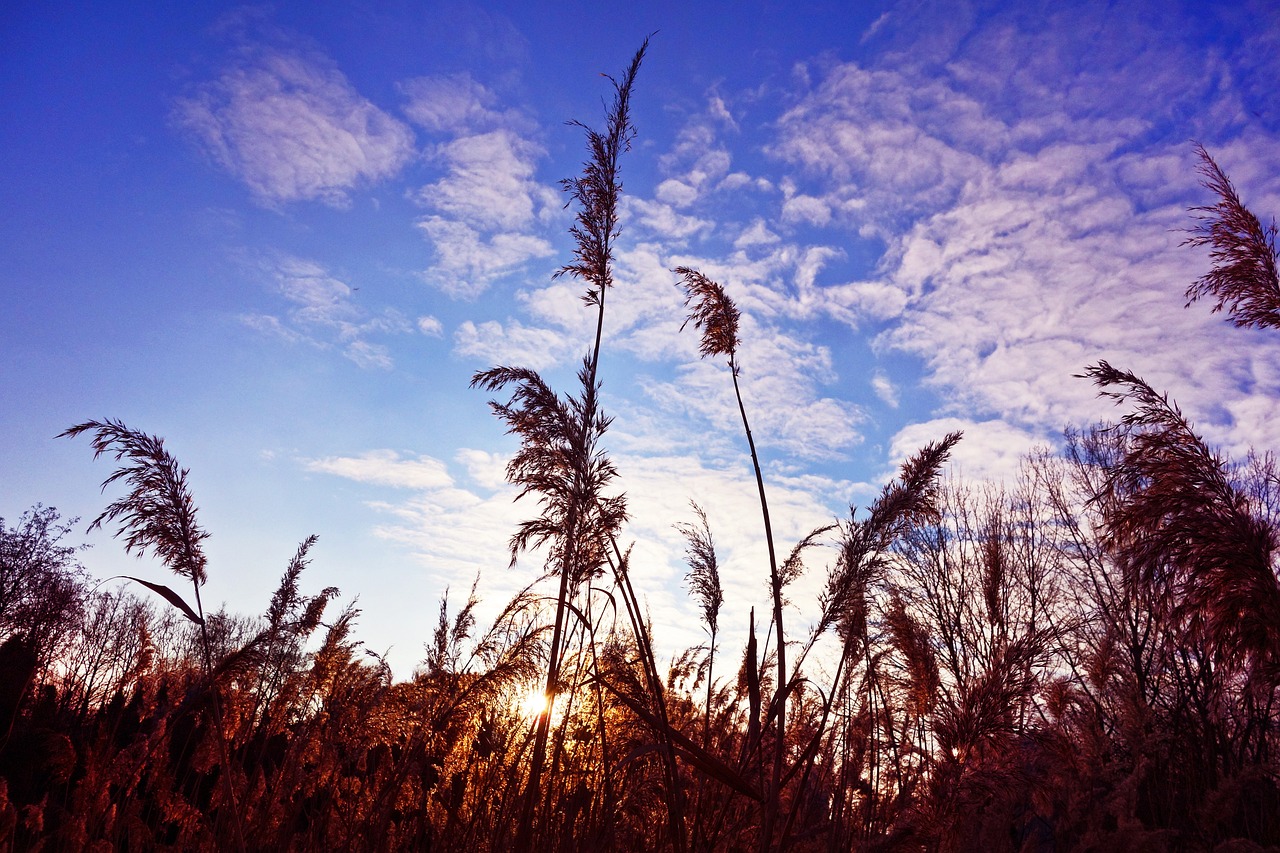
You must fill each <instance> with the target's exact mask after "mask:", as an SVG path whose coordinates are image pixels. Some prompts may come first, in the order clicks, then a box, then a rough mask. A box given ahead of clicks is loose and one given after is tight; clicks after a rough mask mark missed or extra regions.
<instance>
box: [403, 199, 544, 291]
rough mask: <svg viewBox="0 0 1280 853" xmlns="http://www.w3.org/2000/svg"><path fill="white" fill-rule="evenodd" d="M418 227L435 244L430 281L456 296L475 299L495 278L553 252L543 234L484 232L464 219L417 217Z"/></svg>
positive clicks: (428, 276)
mask: <svg viewBox="0 0 1280 853" xmlns="http://www.w3.org/2000/svg"><path fill="white" fill-rule="evenodd" d="M418 228H420V229H421V230H422V233H423V234H425V235H426V236H427V238H428V239H429V240H431V242H432V244H433V245H434V246H435V254H436V262H435V264H433V265H432V266H431V267H430V268H428V269H427V270H426V271H425V272H424V273H423V275H424V277H425V278H426V280H427V281H429V282H431V283H432V284H433V285H435V286H436V287H438V288H439V289H440V290H441V291H443V292H444V293H445V294H447V295H449V296H452V297H454V298H456V299H474V298H475V297H477V296H479V295H480V294H481V293H484V292H485V291H486V290H488V289H489V285H490V283H491V282H493V281H494V279H497V278H499V277H501V276H504V275H507V274H509V273H512V272H515V271H516V270H518V269H520V268H521V267H522V266H523V265H524V264H525V263H526V262H528V261H531V260H534V259H535V258H545V257H549V256H550V255H552V254H554V250H553V249H552V248H551V244H550V243H549V242H548V241H546V240H544V239H543V238H541V237H536V236H533V235H531V234H521V233H497V234H484V233H482V232H481V231H479V230H477V229H476V228H473V227H472V226H470V225H468V224H467V223H465V222H459V221H457V220H453V219H447V218H445V217H443V216H427V217H425V218H423V219H420V220H418Z"/></svg>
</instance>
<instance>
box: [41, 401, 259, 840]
mask: <svg viewBox="0 0 1280 853" xmlns="http://www.w3.org/2000/svg"><path fill="white" fill-rule="evenodd" d="M85 432H92V433H93V434H94V435H93V439H92V447H93V458H94V459H97V458H98V457H100V456H102V455H103V454H107V453H109V454H111V455H112V456H114V457H115V459H116V461H117V462H121V461H124V460H126V459H127V460H128V464H125V465H121V466H120V467H119V468H117V469H116V470H115V471H114V472H112V474H111V475H110V476H108V477H107V478H106V479H105V480H103V481H102V488H103V490H104V491H105V490H106V488H107V486H110V485H111V484H112V483H115V482H117V481H119V480H124V481H126V482H127V483H128V484H129V485H130V487H131V488H130V491H129V493H128V494H127V495H125V496H124V497H122V498H118V499H117V500H114V501H112V502H111V503H110V504H108V505H107V508H106V509H105V510H103V511H102V513H101V514H99V515H98V517H97V518H95V519H94V520H93V523H92V524H91V525H90V526H89V529H90V530H93V529H96V528H100V527H101V526H102V525H103V523H104V522H105V523H111V522H115V521H119V522H120V526H119V528H118V529H117V531H116V534H115V535H116V537H117V538H120V537H123V539H124V548H125V552H126V553H130V554H136V555H137V556H139V557H141V556H142V555H143V554H145V553H146V551H147V550H148V549H150V550H151V551H152V552H154V553H155V555H156V556H157V557H159V558H160V559H161V560H162V561H163V562H164V563H165V565H167V566H168V567H169V569H170V570H171V571H173V572H174V573H175V574H177V575H179V576H181V577H184V578H187V579H188V580H189V581H191V586H192V589H193V590H194V591H195V599H196V607H195V611H196V615H197V617H198V620H197V622H198V624H199V626H200V639H201V645H202V647H203V650H204V666H205V677H206V678H208V679H209V680H210V685H209V695H210V698H211V700H212V704H213V715H214V723H215V725H216V726H217V729H218V745H219V748H220V749H221V753H222V755H221V757H222V767H223V772H221V773H219V774H218V775H219V776H220V777H221V779H222V783H223V791H224V794H225V796H226V797H227V805H228V807H229V808H230V809H231V815H232V824H233V826H234V829H235V838H236V843H237V846H238V848H239V849H240V850H244V849H245V840H244V830H243V828H242V827H241V825H240V809H239V806H238V805H237V803H236V796H235V790H234V789H233V787H232V785H231V762H230V760H229V754H228V748H227V733H226V727H225V726H224V724H223V720H222V709H221V705H220V703H219V701H218V692H217V684H216V682H215V680H214V667H213V654H212V650H211V648H210V643H209V626H208V624H207V623H206V621H205V618H204V606H203V604H202V603H201V601H200V587H201V585H202V584H204V582H205V580H206V577H205V564H206V559H205V555H204V550H203V549H202V548H201V547H200V543H201V542H203V541H204V540H205V539H208V538H209V534H208V533H206V532H205V531H204V529H203V528H201V527H200V524H199V523H198V522H197V521H196V504H195V500H194V498H192V496H191V490H190V489H189V488H188V486H187V474H188V471H187V469H185V468H182V467H179V465H178V461H177V460H176V459H174V458H173V456H172V455H170V454H169V451H167V450H165V449H164V441H163V440H162V439H160V438H158V437H157V436H153V435H147V434H146V433H143V432H139V431H137V430H134V429H130V428H129V427H127V426H125V425H124V423H122V422H121V421H118V420H112V419H111V418H108V419H106V420H105V421H85V422H84V423H81V424H76V425H75V426H73V427H70V428H68V429H66V430H64V431H63V432H61V433H59V435H58V436H57V437H58V438H75V437H76V436H78V435H80V434H81V433H85ZM143 583H144V584H145V585H146V586H148V587H150V588H151V589H154V590H156V591H157V592H160V593H161V594H162V595H164V596H165V598H168V599H169V600H170V602H171V603H174V604H175V606H178V604H177V602H174V601H173V598H178V596H177V595H176V593H175V594H174V595H173V597H170V596H169V595H168V594H166V593H164V591H163V589H161V588H160V587H159V585H156V584H151V583H146V582H145V581H144V582H143ZM179 609H182V610H184V611H185V610H189V609H190V608H186V607H179Z"/></svg>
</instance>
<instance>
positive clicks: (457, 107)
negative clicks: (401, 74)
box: [400, 73, 516, 133]
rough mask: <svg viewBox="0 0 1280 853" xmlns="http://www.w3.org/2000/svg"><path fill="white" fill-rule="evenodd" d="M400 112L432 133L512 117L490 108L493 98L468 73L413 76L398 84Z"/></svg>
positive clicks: (464, 128) (492, 122)
mask: <svg viewBox="0 0 1280 853" xmlns="http://www.w3.org/2000/svg"><path fill="white" fill-rule="evenodd" d="M400 91H402V92H403V93H404V94H405V96H406V97H407V98H408V99H409V101H408V103H407V104H406V105H405V107H404V114H405V115H406V116H408V117H409V120H410V121H412V122H413V123H414V124H417V125H420V126H421V127H424V128H426V129H427V130H429V131H431V132H433V133H464V132H466V131H470V130H474V129H476V128H479V127H488V126H493V125H496V124H499V123H502V122H507V121H511V120H513V119H515V118H516V116H515V114H514V113H511V112H500V111H498V110H495V109H494V105H495V104H496V102H497V98H496V97H495V96H494V94H493V92H492V91H491V90H490V89H488V88H487V87H485V86H484V85H482V84H480V83H478V82H476V80H475V79H474V78H472V77H471V75H470V74H466V73H462V74H452V75H448V76H432V77H416V78H414V79H412V80H406V81H405V82H403V83H401V84H400Z"/></svg>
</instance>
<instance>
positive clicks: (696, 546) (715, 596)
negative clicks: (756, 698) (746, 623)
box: [676, 501, 724, 749]
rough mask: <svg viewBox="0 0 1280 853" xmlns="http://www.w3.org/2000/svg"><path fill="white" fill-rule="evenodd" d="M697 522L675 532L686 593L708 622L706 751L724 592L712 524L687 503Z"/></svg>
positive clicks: (709, 734) (680, 525)
mask: <svg viewBox="0 0 1280 853" xmlns="http://www.w3.org/2000/svg"><path fill="white" fill-rule="evenodd" d="M690 506H692V507H693V512H694V514H695V515H697V516H698V523H697V524H696V525H694V524H684V523H681V524H677V525H676V530H678V531H680V533H681V535H683V536H684V538H685V543H686V544H685V557H686V559H687V560H688V562H689V573H688V574H687V575H685V580H687V581H688V582H689V590H690V591H691V592H692V593H693V594H694V596H696V597H697V599H698V602H699V604H701V606H702V619H703V621H704V622H706V623H707V629H706V630H707V633H708V634H709V635H710V636H711V646H710V648H709V649H708V651H707V716H706V719H705V720H704V721H703V726H702V748H703V749H706V747H707V742H708V741H709V740H710V737H711V684H712V675H713V667H714V666H715V657H716V630H717V628H718V627H719V620H720V608H721V607H722V606H723V605H724V590H723V589H721V587H720V564H719V561H718V560H717V559H716V546H715V543H714V542H712V541H711V525H710V524H708V523H707V514H706V513H705V512H704V511H703V509H702V507H700V506H698V505H697V504H696V503H693V502H692V501H690Z"/></svg>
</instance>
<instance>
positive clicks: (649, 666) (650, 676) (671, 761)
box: [612, 540, 685, 851]
mask: <svg viewBox="0 0 1280 853" xmlns="http://www.w3.org/2000/svg"><path fill="white" fill-rule="evenodd" d="M612 544H613V551H614V554H615V555H616V557H617V560H618V562H617V565H616V566H614V573H615V575H616V576H617V579H618V585H619V587H620V588H621V589H622V600H623V602H624V603H625V604H626V609H627V615H628V617H630V619H631V630H632V631H633V632H634V634H635V637H636V643H637V644H638V645H639V646H640V660H641V664H642V665H643V666H644V673H645V680H647V681H648V682H649V690H650V692H651V693H653V698H654V702H655V703H656V704H657V706H658V720H659V721H660V722H661V724H662V730H661V731H660V732H658V733H657V734H658V737H659V738H660V739H661V740H662V744H663V750H662V758H663V768H664V771H665V773H666V776H667V791H668V794H667V822H668V824H669V826H670V830H671V846H672V848H673V849H674V850H676V851H683V850H684V849H685V839H684V815H683V810H682V809H681V807H680V798H681V794H680V772H679V768H678V767H677V766H676V758H675V746H674V745H673V744H672V742H671V737H670V736H669V735H668V731H669V730H670V728H671V720H670V717H669V716H668V715H667V701H666V697H665V696H664V694H663V692H662V679H661V678H660V677H659V676H658V664H657V661H656V660H655V658H654V656H653V643H652V641H651V640H650V639H649V632H648V630H647V629H646V628H645V624H644V614H643V613H642V612H641V610H640V600H639V599H638V598H637V597H636V592H635V587H633V586H632V585H631V579H630V578H629V577H628V576H627V571H626V560H625V559H624V558H623V556H622V552H621V550H620V549H619V548H618V542H617V540H614V541H613V543H612Z"/></svg>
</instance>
